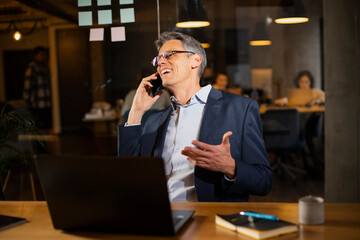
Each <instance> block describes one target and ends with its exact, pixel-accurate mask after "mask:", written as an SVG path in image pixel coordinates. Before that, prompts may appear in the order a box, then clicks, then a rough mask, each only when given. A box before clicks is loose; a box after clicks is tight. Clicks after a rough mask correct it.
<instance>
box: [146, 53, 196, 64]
mask: <svg viewBox="0 0 360 240" xmlns="http://www.w3.org/2000/svg"><path fill="white" fill-rule="evenodd" d="M169 53H170V55H168V54H169ZM175 53H191V54H195V53H194V52H192V51H179V50H169V51H166V52H164V53H163V54H160V55H159V56H156V57H154V59H153V60H152V61H151V64H152V65H153V66H154V67H156V66H157V65H159V60H160V58H161V57H163V58H164V59H166V60H168V59H169V58H170V57H172V56H173V55H174V54H175Z"/></svg>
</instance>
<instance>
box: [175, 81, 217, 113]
mask: <svg viewBox="0 0 360 240" xmlns="http://www.w3.org/2000/svg"><path fill="white" fill-rule="evenodd" d="M210 90H211V85H210V84H208V85H206V86H205V87H202V88H201V89H200V90H199V91H198V92H197V93H195V94H194V96H192V97H191V99H190V103H189V104H187V105H192V104H195V103H202V104H206V102H207V99H208V97H209V93H210ZM170 99H171V106H172V108H173V110H175V109H176V106H179V105H183V104H181V103H180V102H179V101H178V100H177V99H176V97H175V96H171V97H170ZM183 106H185V105H183Z"/></svg>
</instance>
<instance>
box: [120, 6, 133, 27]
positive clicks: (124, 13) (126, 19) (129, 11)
mask: <svg viewBox="0 0 360 240" xmlns="http://www.w3.org/2000/svg"><path fill="white" fill-rule="evenodd" d="M120 20H121V23H130V22H135V11H134V8H122V9H120Z"/></svg>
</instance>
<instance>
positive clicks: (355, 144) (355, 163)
mask: <svg viewBox="0 0 360 240" xmlns="http://www.w3.org/2000/svg"><path fill="white" fill-rule="evenodd" d="M323 6H324V68H325V70H324V76H325V93H326V106H325V107H326V112H325V198H326V201H327V202H360V157H359V156H360V154H359V149H360V147H359V142H360V134H359V132H360V131H359V129H360V83H359V82H360V77H359V70H360V65H359V62H360V60H359V53H360V52H359V47H360V39H359V35H360V27H359V25H360V22H359V17H360V16H359V15H360V14H359V13H360V1H358V0H341V1H339V0H324V1H323Z"/></svg>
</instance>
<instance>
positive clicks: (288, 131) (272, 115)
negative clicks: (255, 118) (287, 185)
mask: <svg viewBox="0 0 360 240" xmlns="http://www.w3.org/2000/svg"><path fill="white" fill-rule="evenodd" d="M299 116H300V115H299V112H298V110H297V109H280V110H268V111H266V113H265V114H263V116H262V120H263V136H264V142H265V147H266V150H267V151H268V152H273V153H274V154H275V156H276V158H275V163H274V164H273V165H272V168H273V170H274V171H278V172H280V173H281V172H284V173H286V174H287V175H289V176H290V177H291V179H292V180H293V183H294V184H295V183H296V176H295V174H294V173H300V174H306V171H305V170H303V169H300V168H297V167H295V166H291V165H289V164H287V163H286V160H290V161H292V160H293V155H294V154H295V153H299V152H300V153H301V155H302V157H303V160H304V163H305V161H306V155H305V150H304V148H305V143H304V140H303V139H302V133H301V129H300V117H299Z"/></svg>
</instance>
